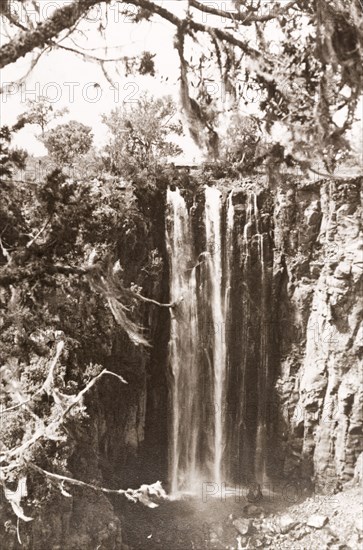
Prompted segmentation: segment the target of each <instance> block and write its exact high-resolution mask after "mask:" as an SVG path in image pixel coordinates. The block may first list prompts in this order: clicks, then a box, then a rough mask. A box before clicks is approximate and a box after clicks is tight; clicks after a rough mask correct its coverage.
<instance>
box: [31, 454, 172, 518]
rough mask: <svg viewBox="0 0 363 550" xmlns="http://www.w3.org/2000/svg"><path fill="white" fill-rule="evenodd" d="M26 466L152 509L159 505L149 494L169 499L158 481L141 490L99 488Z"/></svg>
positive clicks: (33, 466) (32, 466)
mask: <svg viewBox="0 0 363 550" xmlns="http://www.w3.org/2000/svg"><path fill="white" fill-rule="evenodd" d="M26 464H27V465H28V466H30V467H31V468H33V469H34V470H35V471H37V472H39V473H41V474H43V475H45V476H47V477H49V478H50V479H54V480H56V481H62V482H64V481H66V482H67V483H69V484H71V485H76V486H77V487H85V488H87V489H92V490H93V491H97V492H101V493H106V494H109V495H125V497H126V498H127V499H128V500H131V501H132V502H138V501H140V502H142V503H143V504H146V505H147V506H149V507H152V508H154V507H157V506H158V505H157V504H155V503H154V502H152V501H151V500H150V499H149V498H148V494H151V495H155V496H157V497H159V498H167V495H166V493H165V491H164V489H163V488H162V486H161V483H160V481H157V482H156V483H153V484H152V485H142V486H141V487H140V488H139V489H107V488H105V487H99V486H97V485H93V484H92V483H86V482H85V481H81V480H79V479H74V478H72V477H68V476H63V475H60V474H54V473H53V472H48V471H47V470H44V469H43V468H40V467H39V466H37V465H36V464H33V463H32V462H27V463H26ZM69 496H71V495H69Z"/></svg>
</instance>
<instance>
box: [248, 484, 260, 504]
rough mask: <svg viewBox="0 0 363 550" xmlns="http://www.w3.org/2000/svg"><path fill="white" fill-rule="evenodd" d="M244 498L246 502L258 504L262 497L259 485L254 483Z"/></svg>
mask: <svg viewBox="0 0 363 550" xmlns="http://www.w3.org/2000/svg"><path fill="white" fill-rule="evenodd" d="M246 498H247V500H248V502H253V503H256V502H260V500H262V498H263V495H262V491H261V486H260V484H259V483H256V484H254V485H253V486H251V487H250V488H249V490H248V493H247V497H246Z"/></svg>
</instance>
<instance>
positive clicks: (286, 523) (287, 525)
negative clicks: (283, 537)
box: [279, 515, 299, 534]
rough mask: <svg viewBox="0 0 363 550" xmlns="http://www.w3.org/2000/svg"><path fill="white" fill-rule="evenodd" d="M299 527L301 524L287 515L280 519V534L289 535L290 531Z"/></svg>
mask: <svg viewBox="0 0 363 550" xmlns="http://www.w3.org/2000/svg"><path fill="white" fill-rule="evenodd" d="M297 525H299V522H298V521H296V520H295V519H294V518H292V517H291V516H287V515H286V516H281V517H280V519H279V527H280V532H281V533H283V534H285V533H288V532H289V531H291V529H294V527H296V526H297Z"/></svg>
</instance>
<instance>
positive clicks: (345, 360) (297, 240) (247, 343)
mask: <svg viewBox="0 0 363 550" xmlns="http://www.w3.org/2000/svg"><path fill="white" fill-rule="evenodd" d="M197 179H198V176H197ZM215 184H216V185H217V186H218V188H219V189H220V190H221V192H222V193H223V196H224V197H225V202H224V206H223V216H224V217H225V214H226V208H227V196H228V194H229V193H230V191H231V190H232V189H233V205H234V214H235V224H234V234H233V239H234V249H235V250H237V251H239V255H240V256H241V254H240V253H241V250H242V251H243V247H244V246H245V245H246V241H245V240H244V236H245V237H246V235H247V237H248V240H249V245H248V246H249V247H250V260H251V265H250V267H249V271H248V277H247V278H243V277H241V273H243V269H244V267H243V265H242V264H241V263H240V262H239V261H238V258H237V257H235V258H231V277H232V279H233V280H234V288H235V294H234V296H233V301H234V307H233V308H232V310H231V311H232V316H233V318H234V326H235V327H237V328H238V327H240V328H241V329H242V330H243V333H242V334H239V333H238V330H237V332H236V331H232V332H231V331H229V332H228V331H227V338H228V349H229V352H228V353H229V358H228V365H229V367H228V368H229V375H228V376H229V387H230V390H229V395H230V396H231V398H232V401H231V402H228V401H227V402H226V403H225V411H226V415H227V421H228V422H229V423H230V425H231V430H232V429H233V430H234V433H239V436H238V437H237V438H234V439H233V441H229V442H227V445H229V448H230V449H231V452H230V454H229V456H230V459H229V462H228V464H227V466H226V467H227V470H228V472H229V474H228V475H229V477H230V478H231V479H232V480H233V481H235V482H239V483H241V482H243V481H244V479H245V478H246V476H247V478H248V479H251V478H253V477H254V476H255V475H256V471H257V470H258V468H257V469H256V434H257V425H256V424H257V420H256V419H257V415H258V399H257V393H258V392H259V391H260V386H259V383H258V379H256V371H255V367H256V364H257V363H259V364H260V365H261V364H262V363H263V360H266V361H268V377H267V378H266V380H265V382H264V383H265V389H264V391H265V396H266V399H265V400H264V406H265V408H264V412H263V414H264V418H265V419H266V430H267V432H266V434H265V447H264V449H265V452H264V460H265V466H266V474H267V477H268V478H270V479H273V480H277V481H278V480H281V481H283V480H289V481H296V482H301V480H303V481H302V482H303V484H308V483H309V482H310V481H309V480H312V481H313V482H314V483H316V484H317V485H318V486H319V487H322V488H324V487H326V486H329V487H330V488H331V487H337V486H339V485H340V484H342V483H345V482H347V481H349V480H350V479H352V478H353V477H354V471H355V468H357V464H359V461H358V459H359V456H360V455H361V453H362V450H363V441H362V404H363V395H362V386H361V374H360V361H361V357H362V348H363V327H362V307H361V301H360V300H361V298H362V267H363V263H362V241H361V233H360V226H359V224H360V218H361V214H362V207H361V196H360V193H361V187H362V178H355V179H347V180H343V179H339V180H329V181H328V180H321V181H317V182H313V183H312V182H307V183H301V182H296V179H295V180H294V178H291V179H289V178H285V181H283V182H281V183H280V185H278V186H277V187H276V188H274V189H268V188H267V187H265V186H264V185H263V184H261V179H258V178H253V179H251V180H247V179H245V180H243V181H240V182H236V181H234V182H231V181H221V180H219V181H217V182H215ZM209 185H212V183H211V182H209ZM179 187H180V186H179ZM181 193H182V195H183V196H184V197H185V200H186V204H187V206H188V209H189V212H191V223H192V224H193V227H194V229H193V232H194V236H195V237H194V240H195V242H194V244H193V246H194V248H195V257H194V258H191V260H192V262H191V266H190V267H193V266H192V263H193V262H194V261H195V260H196V259H198V257H199V256H200V254H203V252H205V251H206V250H207V248H208V243H207V241H206V234H205V228H204V217H203V216H204V214H203V211H204V206H205V205H204V198H203V197H204V190H203V188H199V189H198V188H196V187H195V186H194V187H193V186H192V185H189V184H188V182H187V183H186V184H185V188H184V189H182V190H181ZM251 197H255V198H256V208H257V210H258V220H259V227H258V228H257V227H256V226H255V227H254V228H252V229H251V231H250V232H248V231H247V233H246V230H245V229H244V228H245V227H246V223H247V222H248V219H249V216H251V208H252V206H251ZM164 201H166V195H164V199H163V200H162V199H161V198H160V195H159V202H158V204H157V206H155V208H153V211H152V212H151V213H150V219H151V222H150V224H149V225H148V227H146V228H145V229H144V233H143V234H141V235H140V238H139V239H138V240H137V242H131V243H128V242H125V241H124V237H122V238H121V237H120V243H119V255H120V261H121V264H122V265H124V266H125V283H126V284H131V283H136V284H142V292H143V294H144V295H146V296H149V297H153V298H154V299H155V300H158V301H160V302H163V303H167V302H168V301H169V298H170V296H169V278H170V273H169V268H170V265H169V255H168V251H167V249H166V239H165V215H166V205H165V202H164ZM224 219H225V218H224ZM222 235H223V237H222V238H223V240H225V239H226V227H225V226H223V227H222ZM256 235H262V238H260V239H256V238H255V237H256ZM261 243H262V249H263V257H264V263H265V265H264V273H265V275H264V277H265V290H266V292H267V294H266V295H265V296H264V299H263V300H262V298H261V280H262V278H261V277H262V272H261V263H260V261H261ZM224 245H225V244H224ZM224 245H223V246H224ZM259 247H260V248H259ZM151 250H155V251H156V255H157V256H158V257H160V258H161V259H162V261H161V262H160V264H158V270H157V272H156V275H154V276H152V277H148V276H147V277H146V278H145V277H142V278H140V273H141V272H142V270H143V269H144V268H145V264H146V258H147V256H148V254H149V253H150V251H151ZM237 256H238V254H237ZM156 263H157V262H156ZM261 300H262V301H261ZM261 305H263V308H264V309H263V311H262V313H261ZM257 306H258V307H257ZM258 310H260V311H259V313H258ZM246 312H248V318H249V324H248V326H247V325H246V323H244V322H243V320H242V318H243V316H245V317H246ZM208 315H210V311H209V312H208V311H206V317H208ZM141 318H142V319H143V322H144V324H145V326H146V327H147V328H148V336H149V339H150V342H151V344H152V347H151V348H150V349H142V348H141V347H140V346H139V347H136V346H135V345H134V344H132V343H131V342H130V341H129V340H128V338H127V336H126V335H124V334H123V333H122V331H121V330H118V329H117V330H115V334H114V338H113V342H114V344H113V349H112V352H111V354H109V355H108V356H107V357H104V366H105V367H107V368H109V369H112V370H113V371H114V372H117V373H119V374H122V376H124V377H125V378H126V379H127V381H128V385H127V386H122V385H117V384H115V383H114V382H113V381H106V382H105V383H104V384H103V385H102V386H100V387H99V388H98V389H97V390H95V391H94V392H93V393H92V395H90V399H89V401H88V409H89V415H90V419H89V422H88V425H87V427H85V428H84V427H81V428H80V431H79V433H77V434H75V437H74V439H75V440H77V442H78V443H77V446H76V447H75V448H74V452H73V458H72V460H71V461H70V464H69V471H70V472H71V474H72V475H73V477H75V478H78V479H83V480H85V481H88V482H91V483H96V484H99V485H101V486H103V487H110V488H116V489H119V488H120V487H123V488H127V487H134V488H136V487H138V486H139V485H140V484H141V483H145V482H146V483H149V482H154V481H156V480H157V479H160V480H161V481H162V482H163V484H164V486H166V487H168V472H167V469H168V464H167V460H168V446H169V448H170V433H171V432H170V425H169V426H168V420H167V419H168V418H170V416H169V412H168V385H169V384H170V380H169V379H168V377H169V376H170V370H169V369H168V342H169V338H170V322H171V315H170V311H169V309H168V308H159V307H157V306H155V305H149V304H144V305H143V306H142V311H141ZM207 321H208V319H206V322H205V323H204V327H206V326H207V324H208V323H207ZM261 331H264V346H265V348H264V353H266V357H265V359H263V358H262V357H261ZM209 338H210V335H209V334H207V332H205V334H204V341H205V342H207V344H206V345H207V346H208V345H210V340H209ZM242 344H243V346H244V361H245V372H247V377H248V379H249V383H248V387H249V391H248V392H247V393H245V394H244V396H242V397H243V398H244V407H245V410H247V415H246V414H245V413H244V414H245V416H244V418H245V419H246V420H247V422H245V423H243V422H241V420H242V418H241V416H239V415H240V414H241V412H240V411H241V409H240V408H238V407H237V408H236V407H235V406H234V405H233V403H236V402H239V403H241V395H239V389H240V388H241V387H242V386H241V383H240V382H241V381H240V380H239V379H238V376H237V375H236V373H237V371H239V369H240V367H241V365H240V362H239V361H240V357H241V353H240V349H239V350H237V348H240V347H241V345H242ZM266 358H267V359H266ZM204 361H205V359H204ZM233 392H234V393H233ZM169 397H170V396H169ZM169 404H170V403H169ZM205 412H206V414H207V416H208V411H205ZM209 413H210V411H209ZM236 423H237V424H238V425H239V426H240V430H237V432H236V427H235V426H236ZM168 439H169V440H168ZM246 441H248V444H246ZM233 457H234V458H233ZM260 458H261V457H260ZM241 464H243V465H244V467H243V468H241ZM246 472H247V473H246ZM73 495H74V496H73V498H72V499H67V498H64V497H63V496H62V495H59V497H57V498H55V501H54V504H53V506H52V507H51V508H50V509H48V511H47V515H46V516H44V517H43V518H42V517H40V518H39V521H38V520H37V521H36V522H34V524H33V525H32V526H30V525H27V530H28V531H27V532H28V535H27V536H25V535H24V536H23V546H22V547H23V548H24V547H25V548H29V549H34V548H37V550H40V548H43V547H44V548H47V550H48V548H52V549H53V550H56V549H59V548H63V547H66V548H67V549H68V548H69V549H70V550H71V549H72V548H74V549H76V548H77V549H78V548H80V547H82V548H84V549H88V548H90V549H91V548H92V550H93V549H94V548H95V547H97V545H101V546H100V547H101V548H102V549H116V548H117V549H119V548H122V546H121V545H122V521H121V522H120V519H119V516H120V513H122V503H120V498H122V497H116V498H114V499H112V500H110V499H108V498H106V496H104V495H100V494H97V493H94V492H92V491H87V490H83V489H80V490H74V491H73ZM115 510H117V513H115ZM39 541H42V544H43V545H44V546H41V545H40V543H39ZM65 542H66V543H67V546H65ZM9 544H10V542H9ZM80 545H81V546H80ZM10 547H14V548H20V546H19V545H17V544H16V543H14V546H9V548H10Z"/></svg>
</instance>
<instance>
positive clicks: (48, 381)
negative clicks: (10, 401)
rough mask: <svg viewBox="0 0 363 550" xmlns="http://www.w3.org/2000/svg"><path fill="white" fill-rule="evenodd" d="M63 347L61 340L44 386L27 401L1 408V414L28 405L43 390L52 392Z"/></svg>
mask: <svg viewBox="0 0 363 550" xmlns="http://www.w3.org/2000/svg"><path fill="white" fill-rule="evenodd" d="M63 348H64V342H63V341H61V342H58V344H57V348H56V354H55V357H54V359H53V361H52V363H51V364H50V367H49V374H48V376H47V378H46V380H45V381H44V383H43V384H42V386H41V387H40V388H39V389H37V390H36V391H35V392H34V393H33V394H32V395H31V396H30V397H29V399H26V401H22V402H21V403H18V404H17V405H14V406H13V407H9V408H8V409H4V410H1V411H0V412H1V414H2V413H7V412H11V411H15V410H16V409H18V408H19V407H22V406H24V405H26V404H27V403H29V402H30V401H33V399H34V398H35V397H36V396H37V395H39V394H40V393H42V392H43V391H45V392H47V393H48V395H49V394H50V388H51V386H52V385H53V374H54V369H55V367H56V364H57V362H58V359H59V357H60V354H61V353H62V351H63Z"/></svg>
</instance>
